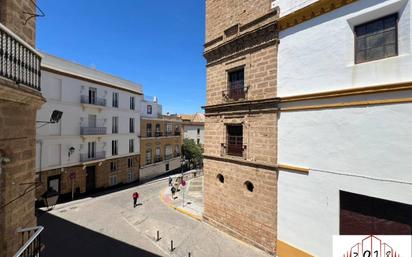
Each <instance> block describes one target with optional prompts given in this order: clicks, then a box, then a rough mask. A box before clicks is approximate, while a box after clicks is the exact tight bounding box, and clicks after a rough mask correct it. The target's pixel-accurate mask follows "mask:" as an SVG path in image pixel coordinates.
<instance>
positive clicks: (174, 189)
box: [170, 186, 176, 199]
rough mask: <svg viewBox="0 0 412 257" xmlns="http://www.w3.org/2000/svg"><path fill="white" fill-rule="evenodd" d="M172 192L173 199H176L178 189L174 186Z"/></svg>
mask: <svg viewBox="0 0 412 257" xmlns="http://www.w3.org/2000/svg"><path fill="white" fill-rule="evenodd" d="M170 191H171V192H172V198H173V199H175V193H176V188H175V187H174V186H173V187H172V188H171V189H170Z"/></svg>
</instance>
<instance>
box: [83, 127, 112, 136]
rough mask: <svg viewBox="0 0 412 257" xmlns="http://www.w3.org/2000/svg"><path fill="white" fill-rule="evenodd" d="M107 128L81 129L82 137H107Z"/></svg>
mask: <svg viewBox="0 0 412 257" xmlns="http://www.w3.org/2000/svg"><path fill="white" fill-rule="evenodd" d="M106 133H107V128H106V127H89V126H85V127H80V135H82V136H90V135H106Z"/></svg>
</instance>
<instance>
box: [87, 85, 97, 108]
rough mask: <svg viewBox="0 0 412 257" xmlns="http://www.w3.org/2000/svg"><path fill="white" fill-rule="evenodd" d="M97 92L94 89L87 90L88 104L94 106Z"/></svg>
mask: <svg viewBox="0 0 412 257" xmlns="http://www.w3.org/2000/svg"><path fill="white" fill-rule="evenodd" d="M96 92H97V90H96V88H94V87H90V88H89V104H96V96H97V93H96Z"/></svg>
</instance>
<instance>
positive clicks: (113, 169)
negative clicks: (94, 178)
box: [110, 161, 117, 172]
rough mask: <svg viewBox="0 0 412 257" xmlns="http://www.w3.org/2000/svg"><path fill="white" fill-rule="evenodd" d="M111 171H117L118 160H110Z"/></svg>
mask: <svg viewBox="0 0 412 257" xmlns="http://www.w3.org/2000/svg"><path fill="white" fill-rule="evenodd" d="M110 171H111V172H115V171H117V161H112V162H110Z"/></svg>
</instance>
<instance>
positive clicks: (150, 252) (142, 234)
mask: <svg viewBox="0 0 412 257" xmlns="http://www.w3.org/2000/svg"><path fill="white" fill-rule="evenodd" d="M167 186H168V181H167V179H166V180H163V181H158V182H154V183H150V184H145V185H140V186H136V187H132V188H129V189H125V190H122V191H118V192H114V193H110V194H107V195H103V196H98V197H90V198H87V199H84V200H80V201H75V202H70V203H67V204H62V205H58V206H56V208H55V209H54V210H52V211H51V212H47V213H46V212H45V213H41V214H40V215H39V223H40V224H42V225H44V226H45V230H44V234H43V237H42V239H43V241H44V243H45V245H46V248H45V251H44V255H43V256H46V257H51V256H52V257H66V256H67V257H68V256H79V257H82V256H88V257H89V256H108V257H109V256H116V257H123V256H127V257H128V256H138V257H145V256H148V257H152V256H173V257H175V256H176V257H177V256H180V257H186V256H188V253H189V252H190V253H191V256H192V257H214V256H217V257H232V256H233V257H253V256H257V257H259V256H262V257H263V256H269V255H267V254H266V253H264V252H262V251H260V250H258V249H256V248H254V247H251V246H248V245H246V244H244V243H243V242H240V241H238V240H237V239H234V238H232V237H230V236H228V235H226V234H224V233H222V232H220V231H218V230H216V229H215V228H213V227H211V226H210V225H208V224H206V223H204V222H200V221H198V220H195V219H192V218H190V217H189V216H186V215H184V214H182V213H180V212H178V211H176V210H174V209H172V208H169V207H168V206H167V205H165V204H164V203H163V202H162V201H161V197H160V196H161V194H160V193H161V192H162V190H164V189H165V188H166V187H167ZM134 191H137V192H139V194H140V198H139V200H140V205H139V206H137V207H136V208H133V206H132V205H133V204H132V197H131V196H132V193H133V192H134ZM195 191H196V190H195ZM192 193H196V192H192ZM197 193H198V192H197ZM157 231H159V232H160V238H161V239H160V240H159V241H157V240H156V232H157ZM171 240H173V243H174V248H175V249H174V251H173V252H171V251H170V241H171Z"/></svg>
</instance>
